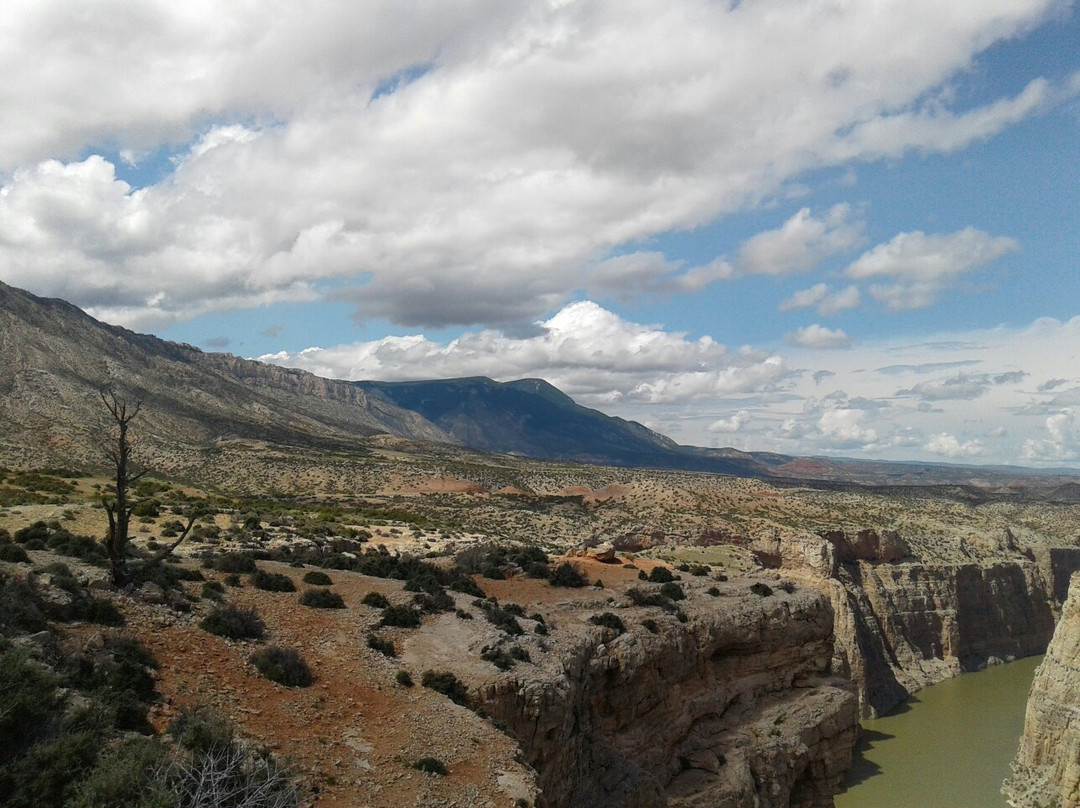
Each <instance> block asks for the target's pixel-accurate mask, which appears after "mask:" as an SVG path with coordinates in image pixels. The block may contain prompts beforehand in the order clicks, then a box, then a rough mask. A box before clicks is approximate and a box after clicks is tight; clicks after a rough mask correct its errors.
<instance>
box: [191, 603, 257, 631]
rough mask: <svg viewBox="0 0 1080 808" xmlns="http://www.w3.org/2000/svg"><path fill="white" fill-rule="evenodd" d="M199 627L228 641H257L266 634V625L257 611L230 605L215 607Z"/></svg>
mask: <svg viewBox="0 0 1080 808" xmlns="http://www.w3.org/2000/svg"><path fill="white" fill-rule="evenodd" d="M199 627H200V628H202V629H203V630H204V631H209V632H210V633H211V634H217V635H219V636H221V637H228V638H229V639H230V640H259V639H262V638H263V636H264V635H265V634H266V624H265V623H263V621H262V618H261V617H259V613H258V612H257V611H255V610H254V609H241V608H239V607H237V606H233V605H230V604H226V605H224V606H215V607H214V608H213V610H211V612H210V613H209V614H208V615H206V617H204V618H203V619H202V622H200V623H199Z"/></svg>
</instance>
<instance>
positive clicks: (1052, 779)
mask: <svg viewBox="0 0 1080 808" xmlns="http://www.w3.org/2000/svg"><path fill="white" fill-rule="evenodd" d="M1002 792H1003V793H1004V794H1005V796H1006V797H1007V798H1008V801H1009V804H1010V805H1013V806H1016V808H1049V807H1050V806H1055V807H1056V808H1074V807H1075V806H1077V805H1080V574H1077V575H1074V576H1073V578H1072V584H1071V586H1070V588H1069V597H1068V599H1067V600H1066V601H1065V607H1064V609H1063V610H1062V614H1061V619H1060V620H1059V621H1058V624H1057V628H1056V629H1055V631H1054V637H1053V640H1051V642H1050V646H1049V648H1047V649H1046V657H1045V658H1044V659H1043V661H1042V664H1040V665H1039V667H1038V669H1037V670H1036V671H1035V679H1034V681H1033V682H1032V685H1031V693H1030V695H1029V697H1028V705H1027V714H1026V716H1025V719H1024V733H1023V735H1021V737H1020V748H1019V750H1018V751H1017V754H1016V759H1015V760H1014V761H1013V773H1012V776H1011V777H1010V778H1009V779H1008V780H1006V781H1005V785H1004V787H1003V788H1002Z"/></svg>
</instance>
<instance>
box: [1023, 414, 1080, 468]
mask: <svg viewBox="0 0 1080 808" xmlns="http://www.w3.org/2000/svg"><path fill="white" fill-rule="evenodd" d="M1044 426H1045V429H1046V432H1047V433H1048V434H1049V436H1050V437H1049V438H1029V439H1028V440H1026V441H1024V454H1023V457H1024V460H1028V461H1036V462H1039V461H1066V460H1076V459H1077V458H1078V457H1080V429H1078V424H1077V418H1076V413H1075V412H1074V411H1073V410H1071V409H1064V410H1061V411H1060V412H1055V413H1054V414H1053V415H1050V416H1049V417H1047V419H1046V421H1045V424H1044Z"/></svg>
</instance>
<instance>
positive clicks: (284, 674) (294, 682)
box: [251, 645, 314, 687]
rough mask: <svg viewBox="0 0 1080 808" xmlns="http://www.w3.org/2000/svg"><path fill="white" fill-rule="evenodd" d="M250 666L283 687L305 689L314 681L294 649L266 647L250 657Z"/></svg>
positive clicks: (306, 665) (305, 663)
mask: <svg viewBox="0 0 1080 808" xmlns="http://www.w3.org/2000/svg"><path fill="white" fill-rule="evenodd" d="M251 664H252V665H254V666H255V668H256V669H257V670H258V671H259V673H261V674H262V675H263V676H265V677H266V678H267V679H269V680H270V681H271V682H277V683H278V684H279V685H284V686H285V687H307V686H308V685H310V684H311V683H312V681H314V677H313V676H312V675H311V668H309V667H308V664H307V662H305V661H304V658H303V657H302V656H300V652H299V651H297V650H296V649H295V648H281V647H279V646H277V645H268V646H266V648H260V649H259V650H258V651H256V652H255V653H254V654H252V655H251Z"/></svg>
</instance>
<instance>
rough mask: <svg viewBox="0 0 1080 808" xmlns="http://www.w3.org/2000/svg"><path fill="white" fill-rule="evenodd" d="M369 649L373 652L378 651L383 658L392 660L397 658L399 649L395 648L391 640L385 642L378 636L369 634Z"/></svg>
mask: <svg viewBox="0 0 1080 808" xmlns="http://www.w3.org/2000/svg"><path fill="white" fill-rule="evenodd" d="M367 647H368V648H370V649H371V650H373V651H378V652H379V653H380V654H382V655H383V656H388V657H391V658H393V657H396V656H397V648H395V647H394V644H393V643H392V642H390V640H384V639H383V638H382V637H380V636H379V635H378V634H368V636H367Z"/></svg>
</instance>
